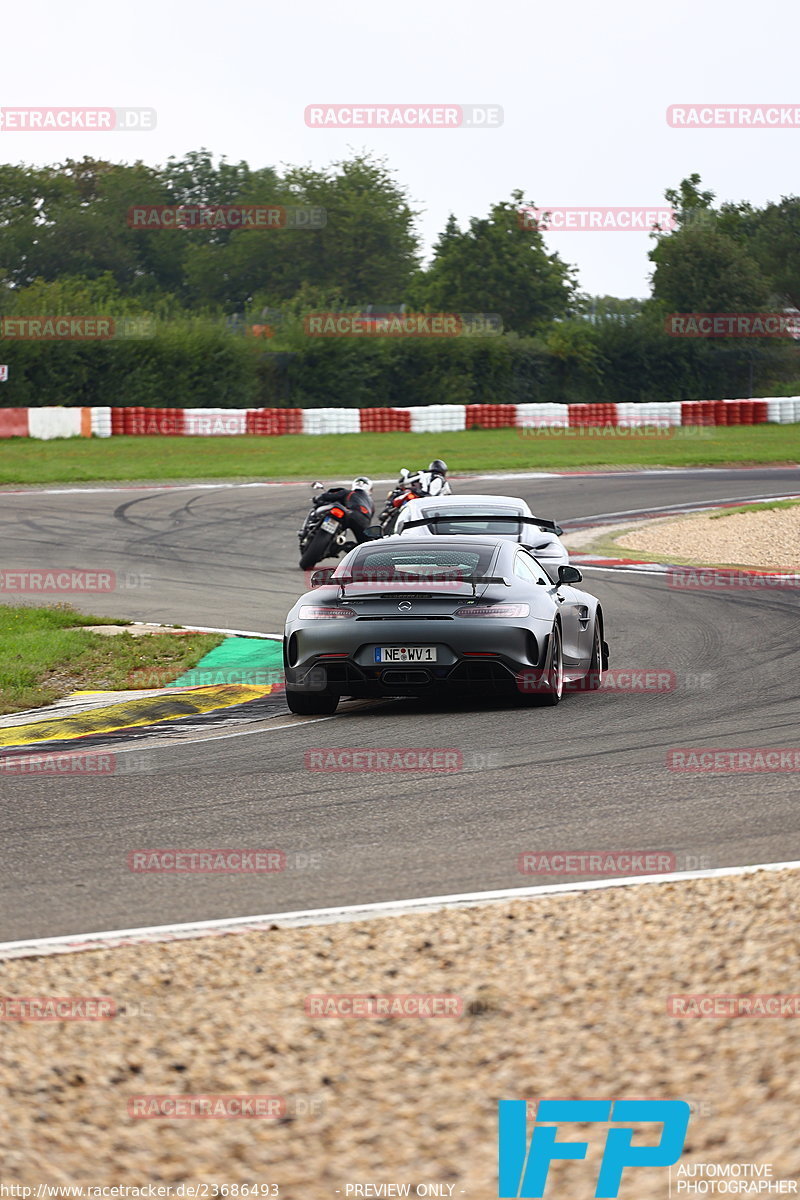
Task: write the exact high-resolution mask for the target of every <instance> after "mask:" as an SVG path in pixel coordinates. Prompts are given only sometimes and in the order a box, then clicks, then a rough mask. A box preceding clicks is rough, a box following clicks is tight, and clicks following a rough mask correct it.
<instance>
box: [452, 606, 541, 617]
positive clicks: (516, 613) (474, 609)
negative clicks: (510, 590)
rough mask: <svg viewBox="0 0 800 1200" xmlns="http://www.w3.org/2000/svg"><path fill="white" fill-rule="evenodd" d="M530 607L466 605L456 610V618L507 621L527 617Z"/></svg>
mask: <svg viewBox="0 0 800 1200" xmlns="http://www.w3.org/2000/svg"><path fill="white" fill-rule="evenodd" d="M529 612H530V607H529V606H528V605H527V604H474V605H471V604H468V605H466V607H464V608H457V609H456V612H455V616H457V617H502V618H503V619H504V620H508V619H509V618H512V617H527V616H528V613H529Z"/></svg>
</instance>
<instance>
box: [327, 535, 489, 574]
mask: <svg viewBox="0 0 800 1200" xmlns="http://www.w3.org/2000/svg"><path fill="white" fill-rule="evenodd" d="M493 549H494V548H493V547H492V546H476V545H474V544H472V545H470V544H469V543H462V544H461V545H458V544H450V545H448V546H431V547H430V549H428V548H425V547H420V546H419V545H418V544H417V545H413V546H409V547H408V548H407V549H406V548H404V547H403V546H401V545H397V546H392V547H388V546H387V547H386V548H384V549H382V548H379V547H378V546H375V547H374V548H372V547H370V548H369V549H367V548H366V547H364V548H362V549H361V551H360V552H358V553H357V554H356V555H354V557H353V558H352V559H351V560H350V563H349V566H348V567H347V569H346V572H342V570H341V568H342V567H343V566H344V563H342V564H340V566H339V567H338V568H337V570H336V572H335V573H334V578H336V576H337V575H339V574H340V573H341V574H345V573H346V574H347V576H348V577H350V578H351V579H353V580H355V581H359V580H364V581H365V582H373V581H375V580H386V581H387V582H388V581H393V582H401V581H402V580H403V579H404V578H409V579H411V580H418V579H420V578H436V577H437V576H440V575H447V576H449V577H451V578H452V577H453V576H454V575H456V574H457V575H458V576H463V577H467V576H471V575H479V576H480V575H485V574H486V573H487V572H488V569H489V564H490V563H491V561H492V554H493Z"/></svg>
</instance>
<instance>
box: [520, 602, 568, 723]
mask: <svg viewBox="0 0 800 1200" xmlns="http://www.w3.org/2000/svg"><path fill="white" fill-rule="evenodd" d="M522 690H523V692H527V690H528V689H527V688H523V689H522ZM563 694H564V659H563V656H562V651H561V626H560V625H559V624H558V623H556V624H555V625H554V626H553V632H552V633H551V634H550V647H549V651H548V655H547V666H546V667H545V669H544V671H543V673H542V675H541V676H540V677H539V678H538V679H536V680H535V686H534V687H533V689H532V691H530V693H529V694H527V695H526V700H527V702H528V704H530V705H531V706H532V707H534V708H554V707H555V705H556V704H560V703H561V697H562V696H563Z"/></svg>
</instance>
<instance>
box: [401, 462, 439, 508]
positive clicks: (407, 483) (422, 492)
mask: <svg viewBox="0 0 800 1200" xmlns="http://www.w3.org/2000/svg"><path fill="white" fill-rule="evenodd" d="M400 484H401V485H402V487H403V489H404V492H413V493H414V495H415V496H449V495H450V484H449V483H448V482H447V463H445V462H442V460H441V459H440V458H435V459H434V460H433V462H432V463H430V465H429V466H428V469H427V471H417V472H416V473H415V474H413V475H411V474H409V472H408V471H406V470H405V468H404V469H403V470H402V471H401V472H400ZM403 500H404V495H400V496H398V497H397V500H395V501H393V503H394V504H395V505H397V503H398V501H399V502H400V503H403Z"/></svg>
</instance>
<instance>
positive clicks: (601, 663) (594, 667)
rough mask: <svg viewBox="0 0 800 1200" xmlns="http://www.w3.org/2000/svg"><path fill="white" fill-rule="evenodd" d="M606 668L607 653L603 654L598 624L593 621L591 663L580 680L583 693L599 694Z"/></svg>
mask: <svg viewBox="0 0 800 1200" xmlns="http://www.w3.org/2000/svg"><path fill="white" fill-rule="evenodd" d="M607 666H608V652H607V651H606V652H605V653H604V647H603V641H602V638H601V636H600V624H599V622H598V621H597V620H596V619H595V623H594V640H593V641H592V661H591V662H590V663H589V670H588V672H587V674H586V675H585V676H584V678H583V679H582V680H581V683H580V688H581V691H583V692H599V691H600V688H601V687H602V686H603V678H604V675H605V669H606V667H607Z"/></svg>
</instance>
